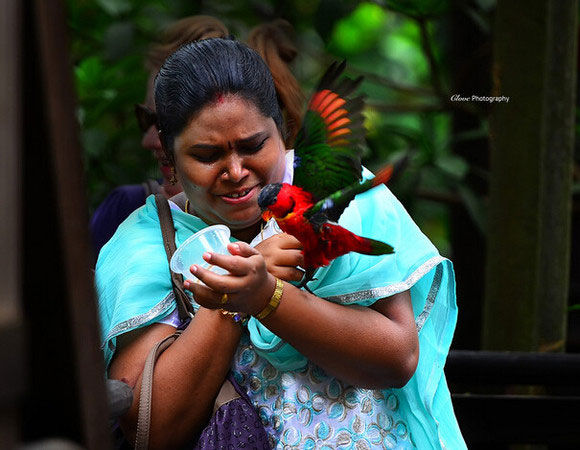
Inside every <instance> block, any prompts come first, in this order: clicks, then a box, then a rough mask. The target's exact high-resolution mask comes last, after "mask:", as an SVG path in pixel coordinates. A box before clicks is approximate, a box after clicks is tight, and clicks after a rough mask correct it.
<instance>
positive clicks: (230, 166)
mask: <svg viewBox="0 0 580 450" xmlns="http://www.w3.org/2000/svg"><path fill="white" fill-rule="evenodd" d="M248 173H249V172H248V169H246V168H245V167H244V159H243V158H241V157H240V156H239V155H236V154H232V155H231V156H230V157H229V158H228V159H227V165H226V168H225V170H224V179H226V180H228V181H231V182H232V183H239V182H241V181H242V180H243V179H244V178H245V177H246V176H247V175H248Z"/></svg>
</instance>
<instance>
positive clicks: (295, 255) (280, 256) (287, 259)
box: [274, 249, 304, 267]
mask: <svg viewBox="0 0 580 450" xmlns="http://www.w3.org/2000/svg"><path fill="white" fill-rule="evenodd" d="M274 261H275V264H276V265H278V266H293V267H296V266H303V265H304V254H303V253H302V251H301V250H296V249H286V250H282V251H279V252H278V253H277V254H276V257H275V259H274Z"/></svg>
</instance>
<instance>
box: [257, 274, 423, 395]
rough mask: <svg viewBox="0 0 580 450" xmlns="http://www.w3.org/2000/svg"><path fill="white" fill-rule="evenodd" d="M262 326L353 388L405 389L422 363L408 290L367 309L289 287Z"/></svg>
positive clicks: (285, 287)
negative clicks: (354, 386)
mask: <svg viewBox="0 0 580 450" xmlns="http://www.w3.org/2000/svg"><path fill="white" fill-rule="evenodd" d="M263 323H264V325H265V326H267V327H268V329H270V330H271V331H272V332H274V333H275V334H277V335H278V336H279V337H280V338H282V339H284V340H285V341H287V342H289V343H290V344H291V345H292V346H294V347H295V348H296V349H297V350H298V351H300V352H301V353H302V354H303V355H305V356H306V357H307V358H308V359H310V360H311V361H313V362H315V363H316V364H318V365H320V366H321V367H322V368H324V369H325V370H326V371H328V372H329V373H331V374H333V375H334V376H336V377H338V378H339V379H342V380H344V381H346V382H348V383H350V384H352V385H356V386H360V387H368V388H387V387H400V386H403V385H404V384H406V382H407V381H408V379H409V378H410V377H411V376H412V374H413V373H414V371H415V368H416V365H417V359H418V351H419V345H418V338H417V332H416V328H415V323H414V316H413V309H412V306H411V299H410V296H409V294H408V292H404V293H400V294H396V295H394V296H392V297H389V298H386V299H382V300H379V301H378V302H377V303H376V304H375V305H374V306H373V307H371V308H366V307H361V306H343V305H338V304H335V303H331V302H328V301H326V300H322V299H320V298H318V297H316V296H314V295H312V294H309V293H308V292H306V291H302V290H299V289H297V288H296V287H294V286H292V285H290V284H288V283H285V286H284V294H283V296H282V301H281V302H280V305H279V307H278V309H277V310H276V311H275V312H274V313H272V314H271V315H270V316H269V317H267V318H266V319H265V320H264V321H263Z"/></svg>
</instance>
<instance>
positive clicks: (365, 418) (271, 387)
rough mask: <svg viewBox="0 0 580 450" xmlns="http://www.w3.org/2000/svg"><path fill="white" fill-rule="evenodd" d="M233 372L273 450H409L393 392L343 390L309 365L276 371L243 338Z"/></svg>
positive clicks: (408, 437)
mask: <svg viewBox="0 0 580 450" xmlns="http://www.w3.org/2000/svg"><path fill="white" fill-rule="evenodd" d="M232 371H233V373H234V377H235V378H236V381H238V382H239V384H240V385H242V386H244V387H245V388H246V389H247V392H248V395H249V397H250V399H251V400H252V401H253V403H254V406H255V407H256V408H257V410H258V411H259V414H260V417H261V419H262V422H263V423H264V425H265V427H266V431H267V433H268V435H269V438H270V443H271V445H272V447H273V448H277V449H325V450H326V449H329V450H330V449H336V448H343V449H357V450H359V449H360V450H362V449H375V448H376V449H380V448H384V449H388V448H403V449H407V448H414V446H413V444H412V436H411V434H410V431H409V428H408V426H407V424H406V423H405V421H404V419H403V417H402V416H401V414H400V409H399V399H398V397H397V393H396V390H395V389H392V390H371V389H361V388H356V387H353V386H348V385H346V384H345V383H343V382H341V381H340V380H338V379H336V378H334V377H332V376H329V375H327V374H326V373H325V372H324V371H323V370H322V369H321V368H320V367H318V366H316V365H315V364H313V363H310V362H309V363H308V364H307V365H306V367H305V368H304V369H301V370H295V371H288V372H283V371H279V370H277V369H276V368H275V367H274V366H272V365H271V364H270V363H269V362H268V361H267V360H266V359H265V358H262V357H261V356H259V355H258V354H257V353H256V351H255V350H254V349H253V347H252V345H251V343H250V341H249V338H248V336H247V334H244V336H243V337H242V340H241V343H240V345H239V346H238V349H237V351H236V354H235V356H234V363H233V367H232Z"/></svg>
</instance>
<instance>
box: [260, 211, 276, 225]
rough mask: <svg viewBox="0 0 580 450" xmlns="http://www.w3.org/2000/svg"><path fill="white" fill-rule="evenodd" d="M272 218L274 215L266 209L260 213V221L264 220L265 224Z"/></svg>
mask: <svg viewBox="0 0 580 450" xmlns="http://www.w3.org/2000/svg"><path fill="white" fill-rule="evenodd" d="M272 217H274V214H272V211H270V210H269V209H266V210H265V211H264V212H263V213H262V219H264V222H267V221H268V220H270V219H271V218H272Z"/></svg>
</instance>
